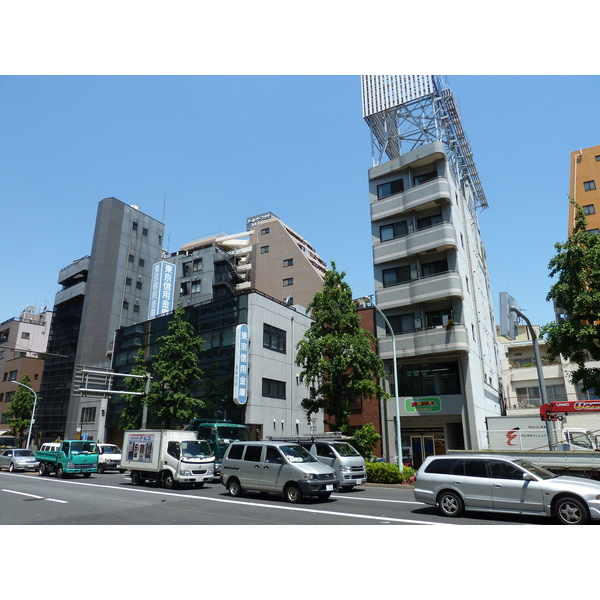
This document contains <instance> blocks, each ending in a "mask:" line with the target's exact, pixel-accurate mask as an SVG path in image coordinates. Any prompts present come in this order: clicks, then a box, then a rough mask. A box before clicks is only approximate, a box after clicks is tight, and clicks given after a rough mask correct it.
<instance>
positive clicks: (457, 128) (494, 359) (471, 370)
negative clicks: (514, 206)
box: [362, 76, 502, 466]
mask: <svg viewBox="0 0 600 600" xmlns="http://www.w3.org/2000/svg"><path fill="white" fill-rule="evenodd" d="M362 83H363V114H364V117H365V120H366V121H367V124H368V125H369V127H370V129H371V134H372V143H373V159H374V166H373V167H372V168H371V169H370V170H369V188H370V205H371V226H372V245H373V265H374V274H375V303H376V305H377V306H378V307H379V309H380V310H381V311H382V312H383V313H384V314H385V316H386V318H387V319H388V321H389V323H390V325H391V327H392V329H393V332H394V336H395V342H396V356H395V357H394V356H393V353H392V338H391V335H390V331H389V330H388V329H387V326H386V325H385V323H384V322H383V321H382V320H378V327H377V332H378V333H377V338H378V348H379V355H380V357H381V358H382V359H383V360H384V361H385V363H386V366H387V368H388V369H389V372H390V373H392V372H393V371H392V365H393V362H394V360H395V361H396V363H397V371H398V381H397V382H394V381H391V390H393V386H394V385H397V386H398V394H399V396H400V415H398V417H399V420H400V427H401V439H402V447H403V448H406V449H408V450H409V451H410V453H411V454H412V459H413V462H414V464H415V465H417V466H418V465H419V464H420V463H421V461H422V459H423V458H424V457H425V456H427V455H429V454H433V453H436V454H437V453H443V452H444V451H445V450H447V449H462V448H467V449H479V448H480V447H482V442H481V440H480V439H479V437H478V432H479V431H480V430H482V429H485V418H486V416H488V415H499V414H501V410H502V407H501V397H500V382H499V377H500V370H499V356H498V350H497V341H496V336H495V325H494V315H493V308H492V306H493V305H492V300H491V290H490V284H489V277H488V272H487V261H486V255H485V249H484V247H483V242H482V240H481V236H480V232H479V227H478V214H477V211H478V209H483V208H487V201H486V199H485V195H484V194H483V190H482V188H481V183H480V181H479V177H478V175H477V171H476V168H475V165H474V162H473V159H472V152H471V150H470V147H469V144H468V142H467V140H466V136H465V134H464V131H463V129H462V125H461V123H460V118H459V117H458V113H457V111H456V108H455V106H454V100H453V97H452V93H451V92H450V90H449V88H448V87H447V85H446V82H445V80H444V79H443V78H440V77H435V76H364V77H363V80H362ZM384 157H387V159H389V160H386V161H385V162H382V160H383V159H384ZM390 379H391V375H390ZM386 413H387V417H386V418H387V424H388V427H389V428H390V434H389V435H388V436H387V439H388V440H390V442H392V449H388V454H389V455H395V454H397V452H396V453H394V452H393V447H394V446H395V444H396V442H394V441H393V440H394V439H395V437H396V432H395V431H394V427H395V425H396V422H397V421H396V415H395V409H394V407H393V406H390V407H389V408H387V410H386Z"/></svg>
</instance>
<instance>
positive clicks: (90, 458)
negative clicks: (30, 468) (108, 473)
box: [35, 440, 99, 478]
mask: <svg viewBox="0 0 600 600" xmlns="http://www.w3.org/2000/svg"><path fill="white" fill-rule="evenodd" d="M98 456H99V454H98V445H97V444H96V442H93V441H88V440H64V441H62V442H60V443H53V444H44V445H43V446H42V448H41V449H40V450H38V451H37V452H36V453H35V458H36V460H38V461H39V466H38V473H39V474H40V475H50V473H56V476H57V477H61V478H62V477H67V476H69V475H76V474H81V475H83V476H84V477H89V476H90V475H91V474H92V473H97V472H98Z"/></svg>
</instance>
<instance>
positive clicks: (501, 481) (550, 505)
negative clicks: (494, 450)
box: [414, 454, 600, 525]
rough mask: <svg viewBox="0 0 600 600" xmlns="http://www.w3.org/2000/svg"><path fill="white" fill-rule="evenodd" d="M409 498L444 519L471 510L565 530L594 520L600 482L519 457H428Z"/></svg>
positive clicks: (599, 515)
mask: <svg viewBox="0 0 600 600" xmlns="http://www.w3.org/2000/svg"><path fill="white" fill-rule="evenodd" d="M414 495H415V499H416V500H418V501H419V502H424V503H426V504H431V505H434V506H437V507H438V508H439V510H440V511H441V512H442V514H444V515H446V516H448V517H457V516H459V515H461V514H462V513H463V512H464V511H466V510H467V511H468V510H473V511H481V512H498V513H513V514H520V515H542V516H547V517H555V518H556V519H558V521H559V522H560V523H563V524H565V525H581V524H583V523H587V522H588V521H589V520H590V519H594V520H600V482H598V481H594V480H593V479H586V478H584V477H568V476H562V475H555V474H554V473H552V472H550V471H548V470H546V469H543V468H541V467H538V466H536V465H533V464H531V463H530V462H528V461H526V460H523V459H521V458H505V457H503V456H494V455H478V454H469V455H461V454H452V455H440V456H429V457H428V458H426V459H425V462H424V463H423V464H422V465H421V467H420V468H419V470H418V471H417V476H416V481H415V487H414Z"/></svg>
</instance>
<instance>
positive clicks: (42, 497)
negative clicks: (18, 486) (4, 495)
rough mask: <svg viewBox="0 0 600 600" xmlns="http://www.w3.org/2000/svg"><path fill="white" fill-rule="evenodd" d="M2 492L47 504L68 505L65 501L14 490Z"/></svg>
mask: <svg viewBox="0 0 600 600" xmlns="http://www.w3.org/2000/svg"><path fill="white" fill-rule="evenodd" d="M0 491H2V492H8V493H9V494H18V495H19V496H27V497H29V498H35V499H36V500H47V501H48V502H60V503H61V504H68V501H67V500H57V499H56V498H45V497H44V496H36V495H35V494H26V493H25V492H17V491H15V490H6V489H3V490H0Z"/></svg>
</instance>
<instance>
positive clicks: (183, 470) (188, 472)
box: [179, 469, 192, 477]
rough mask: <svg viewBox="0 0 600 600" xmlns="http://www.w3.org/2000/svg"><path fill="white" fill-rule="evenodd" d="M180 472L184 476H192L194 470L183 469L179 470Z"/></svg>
mask: <svg viewBox="0 0 600 600" xmlns="http://www.w3.org/2000/svg"><path fill="white" fill-rule="evenodd" d="M179 474H180V475H182V476H183V477H191V476H192V472H191V471H190V470H189V469H181V470H180V471H179Z"/></svg>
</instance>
